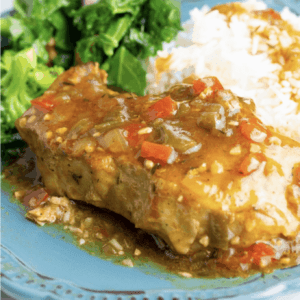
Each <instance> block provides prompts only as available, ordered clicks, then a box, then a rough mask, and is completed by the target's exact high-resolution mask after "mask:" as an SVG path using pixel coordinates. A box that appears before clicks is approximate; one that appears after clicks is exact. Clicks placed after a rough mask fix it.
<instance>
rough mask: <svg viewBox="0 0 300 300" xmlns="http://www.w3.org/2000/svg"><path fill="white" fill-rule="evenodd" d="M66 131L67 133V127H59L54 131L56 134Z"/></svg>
mask: <svg viewBox="0 0 300 300" xmlns="http://www.w3.org/2000/svg"><path fill="white" fill-rule="evenodd" d="M67 131H68V128H67V127H61V128H58V129H56V133H58V134H64V133H65V132H67Z"/></svg>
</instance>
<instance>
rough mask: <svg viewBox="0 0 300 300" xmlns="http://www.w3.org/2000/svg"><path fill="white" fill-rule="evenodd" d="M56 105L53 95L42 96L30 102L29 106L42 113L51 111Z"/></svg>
mask: <svg viewBox="0 0 300 300" xmlns="http://www.w3.org/2000/svg"><path fill="white" fill-rule="evenodd" d="M58 104H59V103H58V102H57V101H54V96H53V95H50V96H49V95H43V96H41V97H38V98H36V99H34V100H32V101H31V105H33V106H34V107H35V108H37V109H38V110H40V111H42V112H44V113H47V112H49V111H52V110H53V108H54V107H56V106H57V105H58Z"/></svg>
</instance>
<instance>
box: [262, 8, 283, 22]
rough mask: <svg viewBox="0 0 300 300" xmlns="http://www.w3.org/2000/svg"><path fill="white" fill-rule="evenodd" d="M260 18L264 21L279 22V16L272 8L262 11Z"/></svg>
mask: <svg viewBox="0 0 300 300" xmlns="http://www.w3.org/2000/svg"><path fill="white" fill-rule="evenodd" d="M262 17H263V18H265V19H269V18H271V19H273V20H281V16H280V14H279V13H278V12H277V11H275V10H274V9H272V8H269V9H266V10H263V11H262Z"/></svg>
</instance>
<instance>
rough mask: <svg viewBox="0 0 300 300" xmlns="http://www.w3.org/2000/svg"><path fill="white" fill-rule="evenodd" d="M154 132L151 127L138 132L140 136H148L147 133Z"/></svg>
mask: <svg viewBox="0 0 300 300" xmlns="http://www.w3.org/2000/svg"><path fill="white" fill-rule="evenodd" d="M150 132H152V128H151V127H145V128H142V129H140V130H139V131H138V134H147V133H150Z"/></svg>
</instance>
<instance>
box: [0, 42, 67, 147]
mask: <svg viewBox="0 0 300 300" xmlns="http://www.w3.org/2000/svg"><path fill="white" fill-rule="evenodd" d="M0 67H1V74H2V80H1V98H2V99H1V100H2V101H1V106H0V109H1V143H5V142H8V141H9V140H10V138H11V135H12V133H13V129H14V123H15V120H16V119H17V118H19V117H20V116H21V115H22V114H23V113H24V111H25V110H26V109H28V108H29V107H30V100H32V99H34V98H36V97H38V96H40V95H42V94H43V93H44V92H45V90H46V89H47V88H48V87H49V86H50V85H51V83H52V82H53V81H54V80H55V78H56V77H57V76H58V75H59V74H61V73H62V72H63V71H64V69H63V68H61V67H53V68H48V67H47V66H44V65H42V64H39V63H37V55H36V53H35V51H34V48H29V49H25V50H23V51H20V52H15V51H13V50H7V51H5V52H4V54H3V56H2V57H1V65H0Z"/></svg>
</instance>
